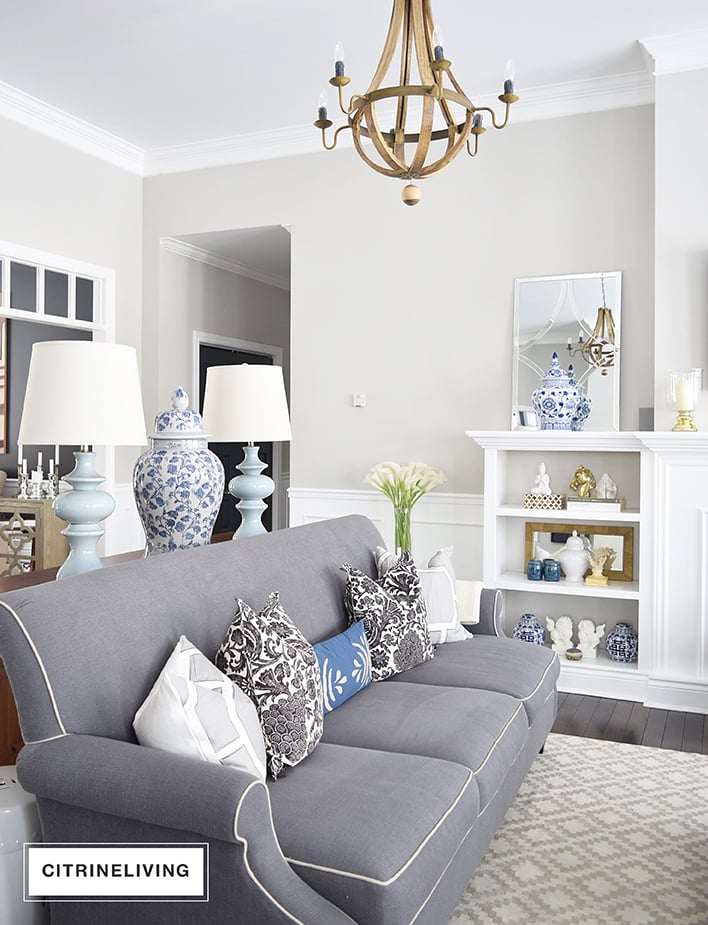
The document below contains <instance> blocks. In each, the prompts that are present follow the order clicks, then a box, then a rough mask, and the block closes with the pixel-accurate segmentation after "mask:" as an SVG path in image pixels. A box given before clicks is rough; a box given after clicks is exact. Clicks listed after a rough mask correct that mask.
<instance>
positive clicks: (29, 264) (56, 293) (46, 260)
mask: <svg viewBox="0 0 708 925" xmlns="http://www.w3.org/2000/svg"><path fill="white" fill-rule="evenodd" d="M114 299H115V272H114V271H113V270H111V269H109V268H108V267H101V266H96V265H94V264H88V263H85V262H83V261H77V260H73V259H72V258H69V257H60V256H57V255H55V254H47V253H42V252H39V251H35V250H33V249H31V248H27V247H23V246H21V245H17V244H11V243H9V242H6V241H0V315H2V316H3V317H5V318H18V319H21V320H23V321H41V322H42V323H44V324H54V325H59V326H63V327H71V328H77V329H83V330H89V331H92V332H95V333H94V334H93V338H94V340H112V339H113V335H112V332H113V306H114Z"/></svg>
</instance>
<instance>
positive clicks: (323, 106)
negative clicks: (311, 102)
mask: <svg viewBox="0 0 708 925" xmlns="http://www.w3.org/2000/svg"><path fill="white" fill-rule="evenodd" d="M317 118H318V119H321V120H323V121H324V120H325V119H326V118H327V91H326V90H320V98H319V100H318V102H317Z"/></svg>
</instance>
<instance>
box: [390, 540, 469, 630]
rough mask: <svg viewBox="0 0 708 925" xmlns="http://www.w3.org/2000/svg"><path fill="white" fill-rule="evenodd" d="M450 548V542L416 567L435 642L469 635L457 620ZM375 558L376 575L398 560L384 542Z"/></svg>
mask: <svg viewBox="0 0 708 925" xmlns="http://www.w3.org/2000/svg"><path fill="white" fill-rule="evenodd" d="M452 549H453V548H452V546H446V547H445V548H444V549H439V550H438V551H437V552H436V553H435V555H433V556H432V557H431V559H430V561H429V562H428V568H427V569H425V568H421V569H418V576H419V577H420V586H421V590H422V592H423V600H424V601H425V610H426V613H427V618H428V633H429V634H430V641H431V642H432V643H433V645H436V646H437V645H441V644H442V643H444V642H461V641H462V640H463V639H470V638H471V636H472V634H471V633H469V632H468V631H467V630H466V629H465V628H464V626H462V624H461V622H460V613H459V611H458V606H457V582H456V580H455V572H454V570H453V568H452V560H451V558H450V557H451V555H452ZM374 559H375V560H376V568H377V570H378V573H379V578H382V577H383V576H384V575H385V574H386V573H387V572H388V571H390V569H391V568H392V567H393V566H394V565H395V564H396V563H397V562H398V556H397V555H396V554H395V553H392V552H388V550H386V549H384V547H383V546H377V547H376V549H375V550H374ZM477 619H479V618H477Z"/></svg>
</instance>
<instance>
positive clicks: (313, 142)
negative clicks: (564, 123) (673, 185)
mask: <svg viewBox="0 0 708 925" xmlns="http://www.w3.org/2000/svg"><path fill="white" fill-rule="evenodd" d="M432 8H433V15H434V17H435V19H436V20H437V21H438V22H439V24H440V25H441V27H442V29H443V33H444V35H445V37H446V38H445V53H446V57H448V58H450V59H451V60H452V64H453V70H454V73H455V76H456V78H457V80H458V81H459V83H460V84H461V85H462V87H463V88H464V89H465V91H466V93H467V95H468V96H469V97H470V98H472V99H475V98H476V97H477V96H479V97H480V98H481V99H482V101H483V102H486V99H485V98H486V97H490V96H495V95H496V94H498V93H499V92H500V90H501V83H502V81H503V77H504V69H505V65H506V61H507V59H509V58H511V59H512V60H513V61H514V65H515V71H516V92H517V93H518V94H519V95H520V97H521V101H520V102H519V103H518V104H517V106H516V107H515V110H514V116H515V118H519V117H521V118H522V119H523V118H524V110H523V106H524V99H526V101H527V104H528V105H529V110H528V114H527V116H526V118H530V117H536V113H537V112H538V109H534V105H536V106H538V103H539V102H543V103H546V104H547V102H548V100H552V99H554V98H560V97H562V96H563V93H564V88H566V90H565V94H566V96H565V98H566V100H572V101H576V100H577V101H579V100H581V99H586V98H587V97H588V95H592V93H593V92H597V91H598V89H601V88H603V87H606V88H608V92H609V93H610V94H612V93H614V94H615V96H618V95H619V93H618V90H622V91H623V92H624V93H625V98H624V99H625V101H624V105H631V104H632V101H634V102H636V96H632V95H631V94H628V93H627V88H634V87H636V86H643V85H644V84H642V81H644V83H645V84H647V83H648V82H649V81H650V78H649V75H648V72H647V70H646V65H645V58H644V55H643V53H642V50H641V47H640V46H639V44H638V41H639V40H641V39H648V38H652V37H656V36H672V35H675V34H681V33H692V34H693V35H694V37H695V41H696V44H697V45H699V46H701V44H702V43H705V47H706V48H708V2H706V0H593V2H592V3H582V4H581V3H578V2H572V0H538V2H535V3H533V2H529V0H494V2H492V0H477V2H472V0H432ZM390 10H391V5H390V3H388V2H386V0H356V2H353V0H350V2H348V3H332V2H331V0H121V2H120V3H118V2H113V0H0V29H1V30H2V51H1V53H0V115H5V116H9V117H10V118H17V119H18V120H19V121H23V122H25V123H27V124H31V125H32V126H33V127H37V128H39V130H43V131H46V132H48V133H49V134H54V135H55V136H56V137H61V138H63V139H64V140H66V141H68V142H69V143H71V144H76V145H77V146H79V147H81V146H84V147H86V145H89V149H90V150H93V148H92V147H91V146H93V147H95V148H96V149H97V153H99V156H106V157H107V158H108V159H114V160H116V162H120V163H123V162H125V164H126V165H127V166H128V168H129V169H135V170H136V171H137V172H139V173H150V172H153V173H155V172H160V171H162V170H169V169H190V168H191V167H196V166H202V165H206V164H210V163H214V162H220V163H228V162H231V161H238V160H248V159H251V160H253V159H258V158H259V157H262V156H276V155H277V154H283V153H291V152H293V151H295V150H298V151H304V150H318V149H319V147H320V141H319V134H318V133H317V131H316V130H315V129H314V127H313V126H312V121H313V119H314V118H315V117H316V107H317V100H318V96H319V92H320V90H321V88H322V87H324V86H325V85H326V84H327V80H328V78H329V77H330V76H331V74H332V72H333V57H332V54H333V50H334V44H335V42H336V41H337V40H341V41H342V42H343V44H344V49H345V61H346V67H347V73H348V75H350V76H351V78H352V82H351V84H350V86H349V88H348V89H350V90H352V91H353V92H363V91H364V90H366V88H367V86H368V83H369V80H370V78H371V76H372V74H373V70H374V68H375V65H376V62H377V60H378V57H379V54H380V52H381V49H382V47H383V42H384V38H385V35H386V30H387V27H388V22H389V18H390ZM568 87H573V88H575V90H574V92H572V93H569V92H568V90H567V88H568ZM581 88H582V92H579V90H580V89H581ZM330 89H331V88H330ZM525 95H526V96H525ZM330 107H331V110H332V111H333V110H334V109H335V105H334V99H333V97H332V96H331V97H330ZM596 108H599V107H596ZM555 114H558V112H556V113H555ZM266 151H267V152H268V153H264V152H266ZM200 157H201V160H200ZM278 231H279V229H278ZM273 240H274V235H273V234H270V235H264V236H263V243H264V247H263V248H261V251H262V253H261V256H260V257H259V256H258V255H257V254H252V255H251V258H252V259H253V260H255V261H256V263H257V264H259V267H262V266H263V260H264V259H265V258H264V257H263V253H264V252H265V249H266V248H271V247H272V246H273ZM275 240H276V244H279V245H280V248H278V247H276V250H277V251H278V253H277V256H276V258H275V259H276V261H277V263H276V264H275V265H272V264H271V265H268V266H266V267H265V269H264V270H263V272H265V273H271V274H273V275H275V276H276V277H279V278H282V277H283V274H285V273H286V272H287V271H288V269H289V267H288V266H286V259H289V256H288V257H287V258H286V256H285V251H286V250H287V252H288V255H289V246H288V241H287V236H286V235H277V234H276V235H275ZM189 243H191V244H192V245H196V246H198V247H204V248H206V247H207V244H208V245H209V247H211V246H219V247H222V251H221V252H222V253H227V252H229V253H230V251H229V248H231V250H233V241H232V242H231V243H229V242H228V241H224V240H222V241H220V242H217V241H210V242H207V241H204V240H202V241H201V242H197V241H191V242H189ZM240 243H241V244H243V245H244V246H246V244H245V242H243V241H242V242H240ZM253 246H254V247H256V245H255V244H254V245H253ZM256 249H257V248H256ZM251 258H249V259H251ZM228 259H231V258H228ZM244 259H245V258H244V257H243V256H240V257H239V260H240V261H241V262H243V261H244ZM266 263H268V261H267V260H266Z"/></svg>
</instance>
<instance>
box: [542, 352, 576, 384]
mask: <svg viewBox="0 0 708 925" xmlns="http://www.w3.org/2000/svg"><path fill="white" fill-rule="evenodd" d="M543 381H544V382H545V383H546V384H547V385H549V386H554V385H568V384H569V383H570V376H569V375H568V373H567V372H566V371H565V370H564V369H563V367H562V366H561V365H560V360H559V359H558V354H557V353H556V352H555V350H554V351H553V356H552V357H551V365H550V367H549V368H548V370H547V371H546V375H545V376H544V377H543Z"/></svg>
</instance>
